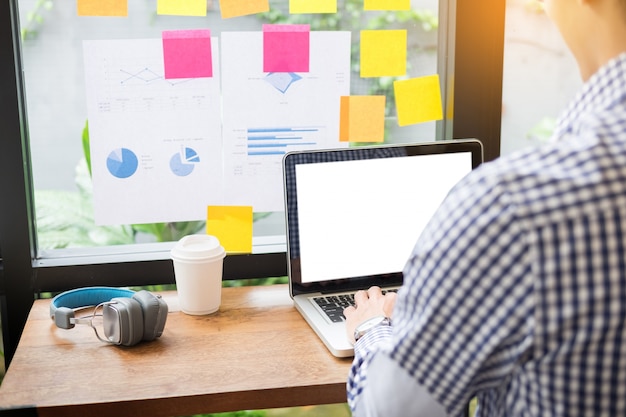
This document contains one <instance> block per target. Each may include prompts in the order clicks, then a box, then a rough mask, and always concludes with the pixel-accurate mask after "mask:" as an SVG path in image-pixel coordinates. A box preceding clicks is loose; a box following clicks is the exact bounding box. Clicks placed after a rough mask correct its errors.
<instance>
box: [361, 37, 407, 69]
mask: <svg viewBox="0 0 626 417" xmlns="http://www.w3.org/2000/svg"><path fill="white" fill-rule="evenodd" d="M406 45H407V35H406V30H362V31H361V77H395V76H402V75H405V74H406Z"/></svg>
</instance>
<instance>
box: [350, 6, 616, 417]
mask: <svg viewBox="0 0 626 417" xmlns="http://www.w3.org/2000/svg"><path fill="white" fill-rule="evenodd" d="M544 3H545V10H546V13H547V14H548V16H549V17H550V18H551V19H552V20H553V22H554V23H555V24H556V25H557V27H558V28H559V30H560V32H561V34H562V36H563V38H564V39H565V41H566V43H567V45H568V47H569V48H570V50H571V51H572V53H573V55H574V56H575V58H576V60H577V63H578V66H579V70H580V73H581V75H582V78H583V80H584V81H585V84H584V86H583V88H582V90H581V91H580V93H579V95H578V96H577V97H576V98H575V100H574V101H573V103H572V104H571V106H570V107H569V108H568V109H567V111H565V112H564V114H563V116H562V117H561V118H560V120H559V123H558V125H557V129H556V131H555V133H554V138H553V139H554V140H553V141H552V142H551V143H550V144H548V145H546V146H544V147H541V148H538V149H533V150H528V151H523V152H519V153H516V154H514V155H510V156H507V157H502V158H500V159H498V160H496V161H493V162H491V163H487V164H483V165H482V166H481V167H479V168H478V169H477V170H475V171H473V172H472V173H471V174H470V175H468V176H467V177H466V178H465V179H464V180H462V181H461V182H460V183H459V184H458V185H457V186H456V187H455V189H454V190H453V191H452V192H451V193H450V195H449V196H448V198H447V199H446V201H445V202H444V203H443V205H442V206H441V208H440V209H439V210H438V212H437V213H436V214H435V216H434V217H433V219H432V220H431V222H430V224H429V225H428V227H427V228H426V229H425V230H424V232H423V233H422V235H421V236H420V238H419V241H418V242H417V244H416V246H415V249H414V252H413V254H412V255H411V258H410V259H409V261H408V263H407V266H406V268H405V271H404V276H405V281H404V285H403V287H402V288H401V290H400V291H399V293H398V295H397V298H396V297H395V296H394V295H386V296H383V295H382V294H381V292H380V289H378V288H371V289H369V290H368V291H361V292H359V293H357V295H356V308H353V307H350V308H348V309H346V311H345V315H346V318H347V331H348V334H349V335H353V334H354V332H355V330H356V333H357V334H356V337H357V338H358V341H357V342H356V343H355V359H354V363H353V366H352V369H351V373H350V376H349V381H348V402H349V404H350V406H351V408H352V409H353V412H354V415H355V416H377V415H379V416H387V417H391V416H403V417H405V416H412V415H415V416H428V417H430V416H436V415H452V416H460V415H463V413H464V411H465V409H466V406H467V404H468V402H469V401H470V399H472V398H473V397H476V398H477V402H478V407H477V410H476V414H477V415H479V416H566V417H577V416H594V417H597V416H626V0H546V1H545V2H544ZM392 311H393V315H392ZM389 317H391V322H389V321H388V320H387V319H386V318H389Z"/></svg>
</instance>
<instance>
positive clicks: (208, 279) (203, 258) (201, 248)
mask: <svg viewBox="0 0 626 417" xmlns="http://www.w3.org/2000/svg"><path fill="white" fill-rule="evenodd" d="M170 255H171V258H172V261H173V263H174V276H175V279H176V290H177V292H178V302H179V305H180V309H181V310H182V311H183V312H184V313H187V314H193V315H203V314H211V313H214V312H216V311H217V310H218V309H219V307H220V303H221V301H222V272H223V263H224V257H225V256H226V251H225V250H224V248H223V247H222V246H221V245H220V242H219V240H218V239H217V238H216V237H215V236H210V235H189V236H185V237H183V238H182V239H180V240H179V241H178V242H177V243H176V245H174V247H173V248H172V250H171V252H170Z"/></svg>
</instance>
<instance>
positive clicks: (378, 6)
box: [363, 0, 411, 10]
mask: <svg viewBox="0 0 626 417" xmlns="http://www.w3.org/2000/svg"><path fill="white" fill-rule="evenodd" d="M410 9H411V0H365V1H364V2H363V10H410Z"/></svg>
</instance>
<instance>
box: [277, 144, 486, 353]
mask: <svg viewBox="0 0 626 417" xmlns="http://www.w3.org/2000/svg"><path fill="white" fill-rule="evenodd" d="M482 161H483V152H482V145H481V143H480V142H479V141H478V140H475V139H464V140H446V141H437V142H430V143H421V144H402V145H381V146H368V147H353V148H344V149H330V150H311V151H296V152H289V153H287V154H286V155H285V156H284V157H283V175H284V178H283V179H284V183H283V186H284V192H285V213H286V222H287V261H288V276H289V293H290V296H291V297H292V299H293V300H294V304H295V307H296V309H297V310H298V311H299V312H300V313H301V314H302V316H303V317H304V319H305V320H306V321H307V323H308V324H309V325H310V326H311V328H312V329H313V330H314V331H315V332H316V333H317V335H318V336H319V337H320V339H321V340H322V341H323V342H324V344H325V345H326V347H327V348H328V349H329V350H330V352H331V353H332V354H333V355H335V356H337V357H350V356H353V355H354V350H353V346H352V345H351V343H350V342H349V340H348V337H347V335H346V330H345V317H344V316H343V309H344V308H345V307H346V306H348V305H350V304H351V303H352V302H353V301H352V299H353V298H352V296H353V294H354V292H356V291H357V290H360V289H367V288H369V287H371V286H372V285H377V286H380V287H381V288H382V289H383V290H384V291H388V290H389V291H395V290H397V289H398V288H399V287H400V286H401V285H402V270H403V268H404V266H405V264H406V262H407V260H408V258H409V256H410V254H411V252H412V250H413V247H414V246H415V242H416V241H417V238H418V237H419V235H420V233H421V231H422V229H423V228H424V226H425V225H426V223H427V222H428V221H429V220H430V218H431V216H432V215H433V213H434V212H435V210H436V209H437V207H438V206H439V205H440V204H441V202H442V201H443V199H444V198H445V196H446V195H447V194H448V192H449V191H450V189H451V188H452V187H453V186H454V185H455V184H456V183H457V182H458V181H459V180H460V179H461V178H463V177H464V176H465V175H466V174H468V173H469V172H470V171H471V170H472V169H474V168H475V167H477V166H478V165H480V164H481V163H482Z"/></svg>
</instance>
